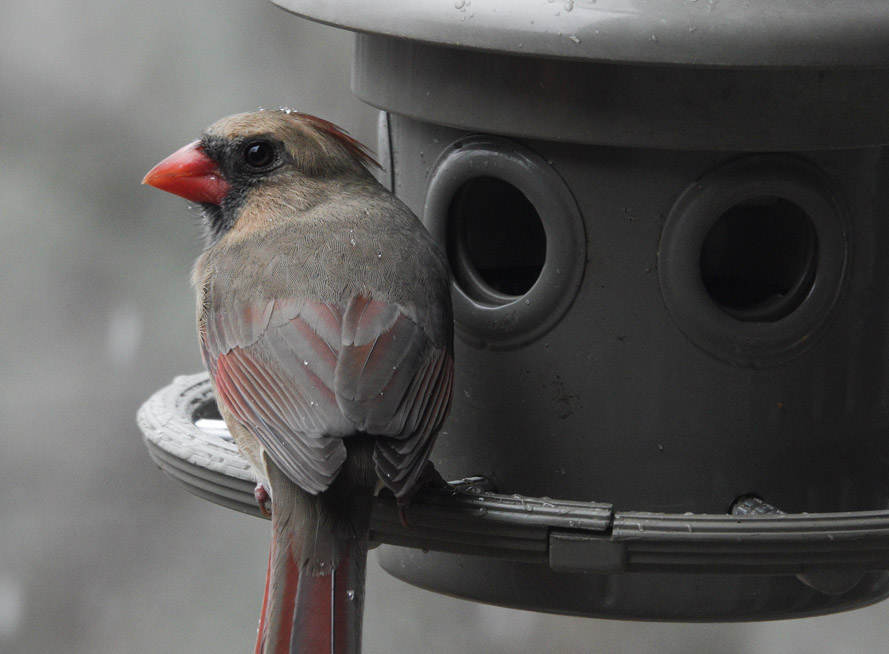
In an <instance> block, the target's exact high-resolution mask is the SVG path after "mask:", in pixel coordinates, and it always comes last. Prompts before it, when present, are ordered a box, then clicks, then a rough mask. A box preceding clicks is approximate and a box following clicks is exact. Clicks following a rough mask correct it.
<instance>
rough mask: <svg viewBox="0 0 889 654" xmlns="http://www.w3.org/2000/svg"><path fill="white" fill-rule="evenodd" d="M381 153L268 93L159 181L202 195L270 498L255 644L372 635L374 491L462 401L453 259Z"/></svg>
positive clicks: (235, 375) (204, 282) (198, 204)
mask: <svg viewBox="0 0 889 654" xmlns="http://www.w3.org/2000/svg"><path fill="white" fill-rule="evenodd" d="M377 165H378V164H376V162H375V161H374V159H373V158H372V156H371V154H370V152H369V151H368V149H367V148H366V147H365V146H364V145H362V144H361V143H359V142H358V141H357V140H355V139H353V138H352V137H351V136H349V135H348V134H347V133H346V132H345V131H344V130H342V129H341V128H339V127H337V126H336V125H334V124H333V123H331V122H328V121H326V120H324V119H321V118H318V117H315V116H312V115H309V114H305V113H300V112H297V111H293V110H290V109H281V110H260V111H255V112H249V113H242V114H236V115H233V116H229V117H227V118H223V119H221V120H219V121H217V122H215V123H213V124H212V125H210V126H209V127H208V128H207V129H205V130H204V131H203V132H202V133H201V136H200V138H199V139H198V140H196V141H194V142H192V143H189V144H188V145H186V146H184V147H183V148H181V149H180V150H178V151H176V152H174V153H173V154H172V155H170V156H169V157H167V158H166V159H164V160H163V161H161V162H160V163H159V164H157V165H156V166H155V167H154V168H152V169H151V170H150V171H149V173H148V174H147V175H146V176H145V178H144V180H143V183H144V184H148V185H150V186H153V187H156V188H158V189H161V190H164V191H168V192H170V193H173V194H176V195H178V196H180V197H183V198H185V199H186V200H188V201H189V203H191V204H192V205H193V206H194V207H195V208H197V209H199V215H200V222H201V223H202V225H203V227H204V232H205V243H204V249H203V252H202V253H201V254H200V256H199V257H198V258H197V260H196V262H195V265H194V269H193V272H192V282H193V285H194V287H195V290H196V297H197V330H198V337H199V343H200V350H201V356H202V359H203V362H204V365H205V366H206V368H207V370H208V371H209V374H210V379H211V384H212V387H213V390H214V392H215V394H216V400H217V404H218V406H219V410H220V413H221V415H222V416H223V418H224V420H225V422H226V424H227V426H228V428H229V431H230V432H231V435H232V437H233V440H234V441H235V443H236V445H237V446H238V448H239V450H240V452H241V453H242V455H243V456H244V457H245V458H246V460H247V461H248V462H249V464H250V466H251V468H252V470H253V472H254V474H255V476H256V478H257V481H258V485H257V499H259V500H263V499H266V498H270V505H271V525H272V539H271V541H272V542H271V548H270V553H269V567H268V577H267V580H266V589H265V595H264V599H263V609H262V614H261V617H260V626H259V631H258V636H257V642H256V650H255V651H256V654H283V653H287V654H296V653H299V654H356V653H357V652H360V650H361V626H362V614H363V606H364V576H365V568H366V560H367V551H368V547H369V542H368V530H369V525H370V516H371V509H372V505H373V501H374V497H375V494H376V493H377V492H378V491H379V490H380V489H381V488H383V487H387V488H388V489H390V490H391V491H392V493H393V494H394V495H395V497H396V498H397V500H398V502H399V506H400V507H404V506H405V505H406V504H407V503H408V502H409V499H410V497H411V495H412V493H414V492H415V490H416V487H417V486H418V485H419V484H422V483H423V481H422V480H423V478H424V476H425V474H426V471H428V464H427V461H428V458H429V454H430V450H431V449H432V446H433V444H434V442H435V439H436V435H437V434H438V432H439V430H440V429H441V426H442V423H443V422H444V420H445V418H446V417H447V415H448V412H449V410H450V405H451V396H452V387H453V380H454V346H453V331H454V328H453V316H452V308H451V300H450V274H449V266H448V262H447V258H446V256H445V254H444V253H443V252H442V250H441V249H440V248H439V246H438V245H437V244H436V243H435V242H434V240H433V239H432V237H431V236H430V235H429V233H428V232H427V231H426V229H425V228H424V227H423V225H422V223H421V222H420V220H419V219H418V218H417V217H416V216H415V215H414V214H413V213H412V212H411V210H410V209H409V208H408V207H407V206H406V205H405V204H403V203H402V202H401V201H400V200H399V199H398V198H396V197H395V196H394V195H393V194H392V193H390V192H389V191H388V190H386V189H385V188H383V187H382V186H381V185H380V184H379V183H378V182H377V181H376V179H375V178H374V176H373V174H372V169H373V168H374V167H375V166H377Z"/></svg>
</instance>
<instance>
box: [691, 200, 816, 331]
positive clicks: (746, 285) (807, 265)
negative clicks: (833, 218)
mask: <svg viewBox="0 0 889 654" xmlns="http://www.w3.org/2000/svg"><path fill="white" fill-rule="evenodd" d="M817 260H818V237H817V234H816V232H815V227H814V225H813V224H812V220H811V219H810V217H809V216H808V215H807V214H806V212H805V211H803V209H801V208H800V207H799V206H798V205H796V204H794V203H793V202H790V201H789V200H786V199H784V198H780V197H776V196H765V197H759V198H753V199H749V200H745V201H744V202H741V203H739V204H736V205H735V206H733V207H731V208H730V209H729V210H728V211H726V212H725V213H723V214H722V215H720V216H719V217H718V218H717V219H716V221H715V222H714V223H713V226H712V227H711V228H710V230H709V232H708V233H707V235H706V237H705V238H704V242H703V245H702V247H701V260H700V268H701V279H702V281H703V283H704V287H705V288H706V290H707V293H708V294H709V295H710V297H711V298H712V299H713V300H714V301H715V302H716V303H717V304H718V305H719V307H720V308H721V309H722V310H723V311H725V312H726V313H727V314H729V315H730V316H732V317H733V318H735V319H737V320H741V321H745V322H775V321H778V320H781V319H782V318H785V317H787V316H789V315H790V314H791V313H792V312H793V311H794V310H795V309H796V308H797V307H799V306H800V304H802V302H803V300H805V299H806V297H807V296H808V295H809V293H810V292H811V290H812V287H813V285H814V282H815V273H816V268H817Z"/></svg>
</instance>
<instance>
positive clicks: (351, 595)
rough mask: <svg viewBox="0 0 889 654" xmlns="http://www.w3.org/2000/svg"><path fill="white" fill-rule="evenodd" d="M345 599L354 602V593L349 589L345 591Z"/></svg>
mask: <svg viewBox="0 0 889 654" xmlns="http://www.w3.org/2000/svg"><path fill="white" fill-rule="evenodd" d="M346 597H348V598H349V599H350V600H354V599H355V591H354V590H352V589H351V588H350V589H349V590H347V591H346Z"/></svg>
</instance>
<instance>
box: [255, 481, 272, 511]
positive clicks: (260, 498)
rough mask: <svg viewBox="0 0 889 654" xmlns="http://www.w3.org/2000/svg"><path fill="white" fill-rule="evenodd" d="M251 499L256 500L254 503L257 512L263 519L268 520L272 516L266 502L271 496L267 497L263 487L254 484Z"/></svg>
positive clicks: (267, 494) (267, 493)
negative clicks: (257, 507) (257, 509)
mask: <svg viewBox="0 0 889 654" xmlns="http://www.w3.org/2000/svg"><path fill="white" fill-rule="evenodd" d="M253 497H255V498H256V503H257V504H258V505H259V512H260V513H261V514H262V517H263V518H270V517H271V516H272V512H271V511H269V508H268V502H269V501H270V500H271V499H272V496H271V495H269V492H268V491H267V490H266V489H265V486H263V485H262V484H256V488H254V489H253Z"/></svg>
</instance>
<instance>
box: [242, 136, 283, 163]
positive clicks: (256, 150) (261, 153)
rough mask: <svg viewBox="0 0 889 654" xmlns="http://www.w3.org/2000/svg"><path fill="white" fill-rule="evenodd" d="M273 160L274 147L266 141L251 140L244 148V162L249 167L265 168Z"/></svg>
mask: <svg viewBox="0 0 889 654" xmlns="http://www.w3.org/2000/svg"><path fill="white" fill-rule="evenodd" d="M274 161H275V148H274V147H273V146H272V144H271V143H269V142H268V141H253V142H252V143H248V144H247V147H245V148H244V163H246V164H247V165H248V166H250V167H251V168H265V167H267V166H270V165H271V164H272V163H274Z"/></svg>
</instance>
